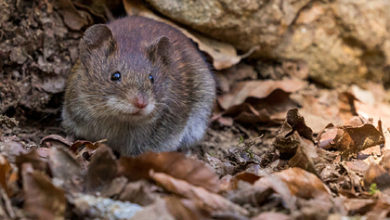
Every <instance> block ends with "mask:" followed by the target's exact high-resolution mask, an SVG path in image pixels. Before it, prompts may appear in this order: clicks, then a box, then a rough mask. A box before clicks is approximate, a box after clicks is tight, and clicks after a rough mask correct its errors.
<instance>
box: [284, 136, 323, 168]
mask: <svg viewBox="0 0 390 220" xmlns="http://www.w3.org/2000/svg"><path fill="white" fill-rule="evenodd" d="M319 157H320V156H319V155H318V153H317V148H316V147H315V146H314V144H313V142H311V141H309V140H307V139H303V138H300V144H299V146H298V148H297V151H296V153H295V155H294V156H293V157H292V158H291V159H290V160H289V161H288V165H289V166H290V167H300V168H302V169H304V170H306V171H309V172H311V173H313V174H315V175H317V176H319V173H318V172H317V170H316V166H315V165H316V162H318V161H319V160H320V159H319Z"/></svg>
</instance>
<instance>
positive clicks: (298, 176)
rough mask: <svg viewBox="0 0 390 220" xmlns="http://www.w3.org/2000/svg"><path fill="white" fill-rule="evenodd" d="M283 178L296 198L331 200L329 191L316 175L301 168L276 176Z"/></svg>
mask: <svg viewBox="0 0 390 220" xmlns="http://www.w3.org/2000/svg"><path fill="white" fill-rule="evenodd" d="M274 175H275V176H277V177H279V178H281V179H282V180H283V181H284V182H285V183H286V184H287V186H288V188H289V190H290V192H291V194H292V195H294V196H298V197H301V198H304V199H312V198H316V197H324V198H328V199H330V192H329V189H328V188H327V187H326V186H325V184H324V183H323V182H322V181H321V180H320V179H319V178H318V177H317V176H316V175H314V174H312V173H309V172H307V171H305V170H303V169H301V168H297V167H294V168H289V169H286V170H283V171H280V172H277V173H275V174H274Z"/></svg>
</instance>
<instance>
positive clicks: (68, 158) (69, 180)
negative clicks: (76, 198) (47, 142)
mask: <svg viewBox="0 0 390 220" xmlns="http://www.w3.org/2000/svg"><path fill="white" fill-rule="evenodd" d="M49 167H50V171H51V174H52V175H53V177H55V178H57V179H58V180H61V182H62V184H61V185H62V187H63V188H64V189H65V190H67V191H68V192H80V191H81V190H82V185H81V184H82V183H83V174H82V170H81V166H80V164H79V163H78V162H77V160H76V159H75V158H74V156H73V155H72V154H71V153H70V152H69V151H68V150H67V149H65V148H62V147H53V148H51V151H50V154H49Z"/></svg>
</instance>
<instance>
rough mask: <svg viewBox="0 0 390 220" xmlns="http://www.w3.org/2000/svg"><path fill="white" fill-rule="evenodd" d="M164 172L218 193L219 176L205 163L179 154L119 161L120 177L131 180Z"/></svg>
mask: <svg viewBox="0 0 390 220" xmlns="http://www.w3.org/2000/svg"><path fill="white" fill-rule="evenodd" d="M150 170H154V171H155V172H164V173H167V174H169V175H171V176H173V177H175V178H178V179H183V180H186V181H188V182H190V183H191V184H193V185H196V186H201V187H204V188H206V189H207V190H209V191H212V192H216V191H218V186H219V180H218V176H217V175H216V174H215V173H214V172H213V171H212V170H211V169H210V168H209V167H207V166H206V165H205V164H204V163H203V162H201V161H198V160H194V159H190V158H187V157H185V155H184V154H181V153H177V152H162V153H152V152H149V153H145V154H142V155H140V156H137V157H121V158H120V159H119V175H124V176H126V177H127V178H129V179H130V180H138V179H142V178H148V177H149V171H150Z"/></svg>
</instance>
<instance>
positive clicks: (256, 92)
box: [218, 79, 306, 110]
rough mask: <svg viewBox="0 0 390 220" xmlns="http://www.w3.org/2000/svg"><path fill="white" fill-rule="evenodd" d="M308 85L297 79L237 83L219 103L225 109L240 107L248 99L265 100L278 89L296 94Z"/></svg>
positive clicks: (220, 98)
mask: <svg viewBox="0 0 390 220" xmlns="http://www.w3.org/2000/svg"><path fill="white" fill-rule="evenodd" d="M305 85H306V83H305V82H304V81H301V80H297V79H284V80H281V81H273V80H264V81H262V80H253V81H244V82H239V83H237V84H236V85H235V86H234V88H233V89H232V91H231V92H230V93H228V94H225V95H222V96H219V97H218V103H219V105H220V106H221V107H222V108H223V109H225V110H226V109H229V108H231V107H232V106H235V105H240V104H242V103H244V102H245V100H246V99H247V98H256V99H263V98H266V97H267V96H269V95H270V94H271V93H272V92H274V91H275V90H277V89H280V90H283V91H284V92H287V93H292V92H296V91H298V90H300V89H302V88H303V87H304V86H305Z"/></svg>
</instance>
